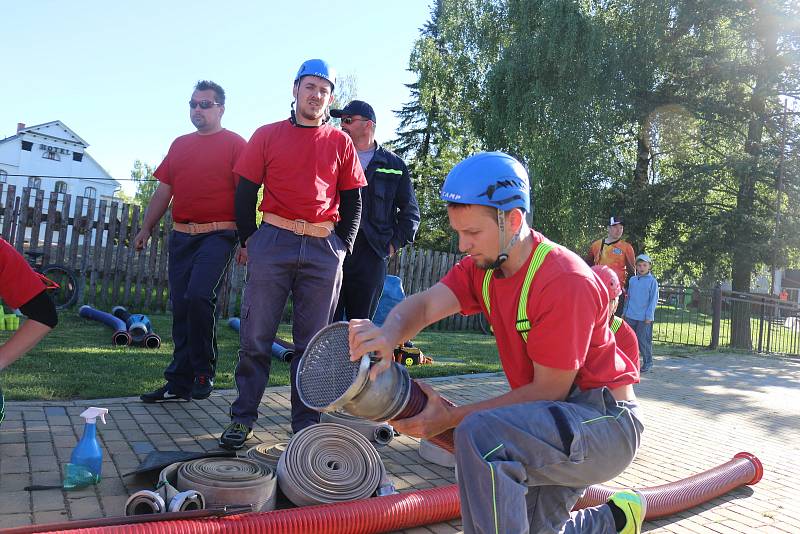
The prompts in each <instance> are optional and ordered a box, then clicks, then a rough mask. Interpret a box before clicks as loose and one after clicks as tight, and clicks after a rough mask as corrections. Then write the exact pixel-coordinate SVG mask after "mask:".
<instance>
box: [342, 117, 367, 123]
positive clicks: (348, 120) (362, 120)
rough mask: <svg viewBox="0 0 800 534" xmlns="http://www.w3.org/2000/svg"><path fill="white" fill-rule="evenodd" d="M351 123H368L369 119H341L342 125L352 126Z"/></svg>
mask: <svg viewBox="0 0 800 534" xmlns="http://www.w3.org/2000/svg"><path fill="white" fill-rule="evenodd" d="M353 121H361V122H369V121H370V119H354V118H353V117H342V124H352V123H353Z"/></svg>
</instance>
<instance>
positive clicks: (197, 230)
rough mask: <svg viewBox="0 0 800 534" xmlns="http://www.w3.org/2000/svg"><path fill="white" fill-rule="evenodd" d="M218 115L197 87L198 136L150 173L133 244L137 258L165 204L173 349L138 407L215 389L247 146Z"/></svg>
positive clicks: (201, 85) (218, 101)
mask: <svg viewBox="0 0 800 534" xmlns="http://www.w3.org/2000/svg"><path fill="white" fill-rule="evenodd" d="M224 113H225V91H224V90H223V89H222V87H220V86H219V85H217V84H216V83H214V82H211V81H206V80H203V81H200V82H198V83H197V85H196V86H195V88H194V92H193V93H192V98H191V99H190V100H189V119H190V120H191V121H192V124H193V125H194V127H195V128H196V129H197V131H196V132H193V133H190V134H187V135H183V136H181V137H178V138H177V139H176V140H175V141H173V143H172V146H170V148H169V152H168V153H167V157H166V158H164V161H163V162H161V165H159V166H158V168H157V169H156V171H155V173H153V174H154V175H155V177H156V178H157V179H158V180H159V182H160V183H159V185H158V189H156V192H155V193H154V194H153V198H152V199H151V200H150V204H149V205H148V207H147V211H146V212H145V216H144V223H143V224H142V230H141V231H140V232H139V233H138V234H137V235H136V238H135V240H134V246H135V247H136V250H142V249H143V248H144V247H145V245H146V244H147V241H148V239H149V238H150V234H151V233H152V231H153V228H154V227H155V226H156V225H157V224H158V221H159V220H160V219H161V217H162V216H163V215H164V213H165V212H166V211H167V208H168V207H169V205H170V203H172V218H173V220H174V223H173V230H172V233H171V234H170V238H169V265H168V272H169V293H170V300H171V301H172V339H173V341H174V342H175V349H174V351H173V353H172V362H171V363H170V364H169V366H167V369H166V370H165V371H164V378H165V379H166V382H167V383H166V384H164V385H163V386H161V387H160V388H158V389H156V390H155V391H152V392H149V393H145V394H143V395H142V396H141V397H140V398H141V400H142V401H143V402H147V403H152V402H164V401H190V400H192V399H197V400H199V399H205V398H208V396H209V395H210V394H211V391H212V389H213V387H214V375H215V372H216V367H217V337H216V328H215V319H214V317H215V313H216V304H217V288H218V287H219V285H220V282H221V281H222V278H223V275H224V274H225V270H226V269H227V268H228V265H229V264H230V261H231V258H232V257H233V251H234V249H235V247H236V215H235V212H234V206H233V199H234V194H235V191H236V184H237V182H238V177H237V175H236V174H234V173H233V165H234V164H235V163H236V160H237V158H238V157H239V154H240V153H241V151H242V150H243V149H244V146H245V144H246V142H245V140H244V139H243V138H242V137H241V136H239V135H238V134H235V133H233V132H231V131H230V130H226V129H224V128H223V127H222V115H223V114H224ZM153 252H155V251H153Z"/></svg>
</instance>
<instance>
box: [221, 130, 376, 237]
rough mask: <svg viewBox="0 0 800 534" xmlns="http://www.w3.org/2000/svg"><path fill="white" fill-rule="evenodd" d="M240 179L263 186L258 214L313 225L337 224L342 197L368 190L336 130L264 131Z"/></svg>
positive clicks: (239, 170) (241, 164)
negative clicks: (327, 222) (356, 191)
mask: <svg viewBox="0 0 800 534" xmlns="http://www.w3.org/2000/svg"><path fill="white" fill-rule="evenodd" d="M234 172H236V174H238V175H240V176H242V177H243V178H247V179H248V180H250V181H251V182H253V183H256V184H264V199H263V200H262V202H261V206H260V207H259V209H260V210H261V211H263V212H264V213H274V214H276V215H280V216H281V217H285V218H287V219H303V220H304V221H308V222H312V223H320V222H324V221H332V222H337V221H338V220H339V191H346V190H348V189H356V188H357V187H363V186H365V185H367V179H366V178H365V177H364V171H363V170H362V169H361V163H360V162H359V161H358V155H357V154H356V149H355V147H354V146H353V141H351V140H350V137H349V136H348V135H347V134H345V133H344V132H342V131H341V130H337V129H336V128H334V127H333V126H330V125H327V124H326V125H323V126H319V127H317V128H304V127H300V126H294V125H293V124H292V123H291V122H290V121H289V119H286V120H284V121H280V122H275V123H272V124H267V125H266V126H262V127H261V128H259V129H258V130H256V131H255V133H254V134H253V137H251V138H250V141H249V142H248V143H247V147H245V149H244V152H242V156H241V157H240V158H239V161H238V162H237V163H236V167H235V168H234Z"/></svg>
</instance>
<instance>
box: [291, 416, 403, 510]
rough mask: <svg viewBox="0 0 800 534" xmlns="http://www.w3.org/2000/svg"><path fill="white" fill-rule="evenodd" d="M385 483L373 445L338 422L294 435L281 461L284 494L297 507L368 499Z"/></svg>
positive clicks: (307, 429) (317, 426) (315, 426)
mask: <svg viewBox="0 0 800 534" xmlns="http://www.w3.org/2000/svg"><path fill="white" fill-rule="evenodd" d="M386 480H388V479H387V477H386V469H385V468H384V466H383V462H382V461H381V458H380V456H379V455H378V451H376V450H375V447H374V446H373V445H372V443H371V442H370V441H369V440H368V439H367V438H365V437H364V436H363V435H361V434H360V433H359V432H357V431H355V430H353V429H352V428H349V427H347V426H344V425H339V424H336V423H320V424H317V425H312V426H310V427H307V428H305V429H303V430H301V431H300V432H298V433H297V434H295V435H294V437H293V438H292V439H291V440H290V441H289V444H288V445H287V446H286V452H284V453H283V455H282V456H281V458H280V461H279V462H278V484H279V485H280V488H281V491H283V494H284V495H286V497H288V498H289V500H290V501H292V502H293V503H294V504H295V505H297V506H308V505H313V504H324V503H336V502H343V501H353V500H357V499H366V498H368V497H370V496H372V495H373V494H374V493H375V491H376V490H377V489H378V486H379V485H380V484H381V482H382V481H386Z"/></svg>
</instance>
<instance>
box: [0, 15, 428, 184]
mask: <svg viewBox="0 0 800 534" xmlns="http://www.w3.org/2000/svg"><path fill="white" fill-rule="evenodd" d="M429 14H430V2H429V0H407V1H404V2H383V1H374V0H373V1H360V0H358V1H347V2H326V1H322V0H306V1H303V2H287V1H261V2H258V1H253V0H249V1H243V2H238V1H233V2H230V5H226V4H225V3H223V2H209V1H205V0H199V1H192V2H188V1H185V0H170V1H163V0H162V1H151V0H140V1H137V2H126V1H120V2H109V1H107V0H106V1H103V2H100V1H95V0H86V1H80V2H63V1H36V2H15V3H14V4H13V6H8V7H7V8H6V10H5V15H4V19H3V32H2V44H0V73H2V77H3V83H2V88H0V101H1V102H0V138H3V137H7V136H9V135H13V134H14V133H15V131H16V125H17V123H18V122H24V123H26V124H27V125H28V126H31V125H34V124H39V123H43V122H48V121H51V120H61V121H63V122H64V123H65V124H66V125H67V126H69V127H70V128H72V129H73V130H74V131H75V132H76V133H77V134H78V135H80V136H81V137H82V138H83V139H85V140H86V141H87V142H88V143H89V145H90V146H89V149H88V151H89V153H90V154H92V156H94V158H95V159H96V160H97V161H99V162H100V164H101V165H103V166H104V167H105V168H106V170H108V171H109V172H110V173H111V175H112V176H114V177H115V178H117V179H120V178H129V177H130V170H131V168H132V166H133V161H134V160H135V159H141V160H143V161H146V162H148V163H152V164H158V163H159V162H160V161H161V159H162V158H163V156H164V155H165V154H166V152H167V149H168V148H169V144H170V142H171V141H172V140H173V139H174V138H175V137H177V136H178V135H181V134H184V133H188V132H190V131H193V127H192V125H191V123H190V122H189V108H188V101H189V97H190V96H191V92H192V87H193V86H194V83H195V82H196V81H197V80H199V79H210V80H214V81H216V82H217V83H219V84H220V85H222V86H223V87H224V88H225V91H226V93H227V103H226V111H225V116H224V117H223V126H225V127H226V128H228V129H230V130H233V131H235V132H237V133H239V134H240V135H242V136H243V137H245V139H248V138H249V137H250V135H251V134H252V133H253V131H254V130H255V129H256V128H258V127H259V126H261V125H262V124H266V123H268V122H273V121H276V120H280V119H283V118H286V117H287V116H288V113H289V105H290V104H291V101H292V95H291V85H292V80H293V78H294V74H295V73H296V72H297V69H298V67H299V66H300V63H302V62H303V61H304V60H305V59H309V58H314V57H320V58H323V59H325V60H327V61H328V62H330V63H331V64H332V65H333V66H334V67H335V68H336V69H337V71H338V72H339V74H340V75H342V74H345V75H352V76H354V77H355V79H356V85H357V95H358V97H359V98H361V99H363V100H366V101H367V102H369V103H370V104H372V105H373V107H374V108H375V113H376V115H377V118H378V130H377V134H376V137H377V138H378V140H379V141H381V140H389V139H391V138H392V137H394V130H395V128H396V127H397V119H396V118H395V117H394V114H393V113H392V110H396V109H399V108H400V106H401V105H402V104H403V103H404V102H406V101H407V100H408V98H409V94H408V90H407V89H406V87H405V86H404V84H405V83H409V82H412V81H414V80H413V75H412V74H411V73H409V72H407V70H406V69H407V68H408V59H409V54H410V52H411V48H412V46H413V43H414V40H415V39H416V38H417V37H418V35H419V28H420V27H422V26H423V25H424V24H425V22H426V21H427V20H428V17H429ZM123 187H124V188H125V189H126V190H128V191H132V186H131V185H130V184H129V183H128V182H124V181H123Z"/></svg>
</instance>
